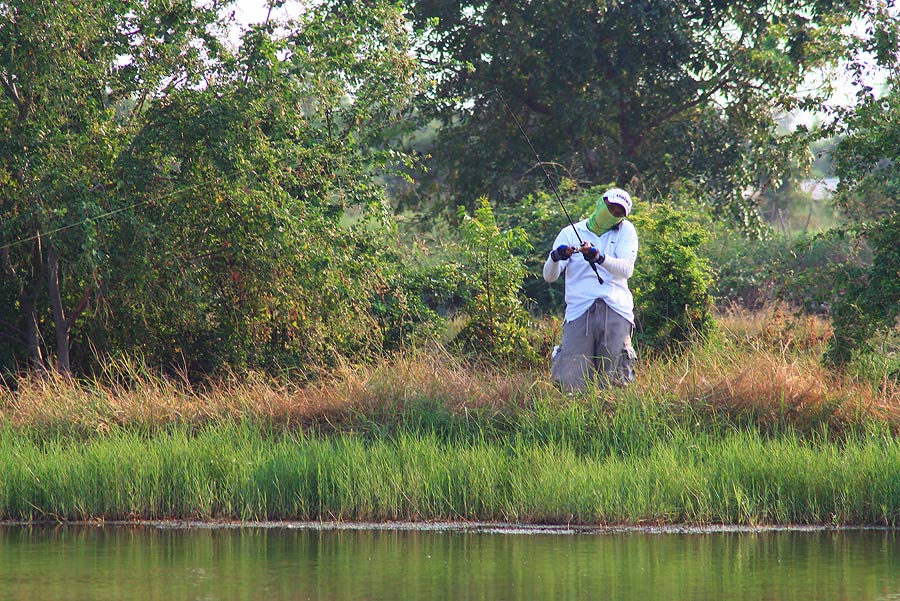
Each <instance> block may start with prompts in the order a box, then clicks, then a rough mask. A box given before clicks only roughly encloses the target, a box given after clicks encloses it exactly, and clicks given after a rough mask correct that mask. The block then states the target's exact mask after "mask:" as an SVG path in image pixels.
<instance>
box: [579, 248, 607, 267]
mask: <svg viewBox="0 0 900 601" xmlns="http://www.w3.org/2000/svg"><path fill="white" fill-rule="evenodd" d="M581 252H582V253H584V260H585V261H587V262H588V263H593V264H595V265H602V264H603V261H605V260H606V255H605V254H603V253H602V252H600V250H599V249H598V248H597V247H596V246H594V245H593V244H591V245H590V246H589V247H587V248H584V249H582V251H581Z"/></svg>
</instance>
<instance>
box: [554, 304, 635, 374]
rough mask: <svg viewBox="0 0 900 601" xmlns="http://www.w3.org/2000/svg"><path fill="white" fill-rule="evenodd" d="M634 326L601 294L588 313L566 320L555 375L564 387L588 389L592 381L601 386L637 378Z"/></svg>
mask: <svg viewBox="0 0 900 601" xmlns="http://www.w3.org/2000/svg"><path fill="white" fill-rule="evenodd" d="M633 330H634V326H633V325H631V323H630V322H629V321H628V320H627V319H625V318H624V317H622V316H621V315H619V314H618V313H616V312H615V311H613V310H612V309H610V308H609V307H608V306H607V304H606V303H605V302H604V301H603V299H599V298H598V299H597V300H596V301H595V302H594V304H593V305H591V308H590V309H588V310H587V312H585V313H584V315H582V316H581V317H579V318H578V319H576V320H575V321H568V322H566V323H564V324H563V335H562V344H561V345H560V346H559V349H558V350H557V352H556V355H555V356H554V357H553V364H552V366H551V368H550V377H551V379H552V380H553V381H554V382H558V383H559V384H560V386H561V387H562V388H563V389H564V390H584V389H585V387H586V386H587V384H588V382H592V381H596V383H597V385H598V386H609V385H616V386H624V385H626V384H629V383H631V382H634V362H635V360H636V359H637V355H636V354H635V352H634V347H633V346H632V345H631V333H632V331H633Z"/></svg>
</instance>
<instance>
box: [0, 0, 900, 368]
mask: <svg viewBox="0 0 900 601" xmlns="http://www.w3.org/2000/svg"><path fill="white" fill-rule="evenodd" d="M281 5H282V2H280V1H273V2H272V3H271V7H272V8H273V9H277V8H278V7H279V6H281ZM227 8H228V2H226V1H224V0H209V1H208V2H206V3H203V4H195V3H194V2H193V1H191V0H126V1H118V0H99V1H96V2H90V3H89V2H81V1H79V2H70V3H45V2H40V3H37V2H30V1H26V0H10V1H7V2H0V274H2V275H0V369H2V370H4V371H5V370H16V369H24V368H30V369H33V370H36V371H38V372H44V373H46V372H47V371H49V370H52V369H56V370H57V371H59V372H60V373H61V374H63V375H66V376H69V375H72V374H74V373H78V372H79V371H88V370H90V369H93V368H95V367H96V366H97V365H98V364H102V362H103V361H105V360H106V358H108V357H110V356H115V355H124V356H139V357H141V358H142V359H143V360H144V361H146V362H147V363H148V364H151V365H154V366H164V367H168V368H171V367H172V366H173V365H174V366H177V367H178V368H179V369H184V370H186V371H187V372H188V373H193V372H195V371H200V372H210V371H214V370H227V369H238V370H242V369H248V368H249V369H256V368H264V369H268V370H273V371H277V370H287V371H289V372H291V373H294V374H298V375H300V376H302V377H310V376H313V375H315V374H318V373H320V372H321V371H322V370H323V369H328V368H329V367H331V366H334V365H336V364H339V363H341V362H344V361H350V362H364V361H368V360H370V358H373V357H380V356H382V354H383V353H384V352H386V351H393V350H396V349H399V348H404V347H407V346H410V345H417V344H419V343H420V342H422V341H428V340H434V339H439V340H441V341H452V342H453V345H452V346H451V348H454V349H457V350H458V351H459V352H461V353H463V354H465V355H466V356H468V357H475V358H479V359H490V360H493V361H498V362H503V363H506V364H510V363H519V364H529V365H534V364H536V363H537V362H539V361H540V360H541V359H542V358H543V353H544V352H545V350H546V346H547V341H539V342H538V343H537V345H536V344H535V342H534V340H533V337H532V335H531V333H530V332H531V330H532V329H533V328H532V324H531V323H530V315H531V314H559V313H561V309H562V306H561V305H562V287H561V286H556V287H554V286H548V285H546V283H545V282H543V280H542V279H541V278H540V267H541V265H542V263H543V261H544V259H545V257H546V254H547V252H548V250H549V249H548V248H547V247H546V246H547V245H548V244H549V243H550V242H551V241H552V239H553V237H554V236H555V234H556V233H557V232H558V231H559V229H560V228H561V227H563V226H564V225H565V224H566V219H565V218H564V214H563V212H562V211H561V208H560V207H559V205H558V202H557V199H556V198H555V197H554V196H553V195H551V194H549V193H548V192H547V190H548V187H547V181H546V179H545V177H544V174H543V168H547V169H548V170H549V172H550V175H551V177H552V178H553V180H554V182H555V183H556V184H557V185H558V186H559V188H560V191H561V194H562V195H563V197H564V200H565V203H566V205H567V207H568V210H569V211H570V212H571V213H572V215H573V217H574V218H576V219H580V218H582V217H583V216H584V215H586V214H587V213H588V212H589V211H590V209H591V207H592V206H593V205H594V203H595V202H596V196H597V194H598V193H599V191H600V190H601V189H603V188H605V187H608V186H609V185H610V183H611V182H619V184H620V185H622V186H625V187H627V188H628V189H629V190H630V191H631V192H633V193H634V194H635V197H636V199H637V200H638V202H637V203H636V205H635V213H634V215H633V221H634V222H635V224H636V225H637V228H638V235H639V238H640V241H641V251H640V255H639V259H638V265H637V269H636V272H635V276H634V277H633V280H632V287H633V290H634V292H635V299H636V308H637V319H638V325H639V333H640V338H641V340H642V341H643V342H645V343H647V344H650V345H652V346H654V347H658V348H671V345H672V343H677V342H680V341H684V340H687V339H689V338H690V336H691V335H692V334H693V333H699V332H703V331H705V330H706V329H708V328H709V327H710V325H711V321H710V306H711V294H712V295H715V296H718V297H719V298H720V299H721V298H743V300H744V301H745V302H747V303H748V304H752V303H753V302H755V299H770V298H782V299H786V300H788V301H790V302H792V303H794V304H796V305H799V306H803V307H805V308H807V309H810V310H817V311H818V310H822V311H832V312H833V315H834V317H835V339H834V344H833V347H832V351H831V356H832V359H834V360H836V361H837V362H843V361H845V360H846V359H847V358H849V357H851V356H853V355H854V354H855V353H859V352H860V351H864V350H865V348H866V346H867V341H868V340H869V339H870V338H871V337H872V336H874V335H875V334H877V333H879V332H885V331H890V330H891V328H892V327H894V326H895V325H896V319H897V317H898V312H900V309H898V307H900V302H898V299H900V291H898V288H897V286H898V283H897V282H898V281H900V277H898V273H900V267H898V265H900V259H898V255H897V252H898V251H897V249H898V248H900V233H898V232H900V221H898V212H897V198H898V195H900V183H898V176H897V164H898V161H900V156H898V155H897V148H900V143H898V137H900V135H898V130H897V128H898V123H900V108H898V106H900V105H898V102H900V101H898V98H900V96H898V92H897V82H896V73H897V63H898V56H897V46H898V44H897V41H898V35H897V29H898V28H897V20H896V19H895V18H893V16H894V15H893V14H892V13H891V12H890V10H888V8H886V7H885V6H883V5H882V4H880V3H877V2H875V3H869V2H851V3H843V4H840V5H838V4H835V3H833V2H829V1H825V0H779V1H778V2H762V0H741V1H739V2H698V1H693V0H683V1H677V2H675V1H673V2H629V3H596V2H587V1H585V0H578V1H576V2H561V1H557V0H553V1H550V2H544V3H529V2H526V3H519V4H515V3H505V2H495V3H481V4H478V3H467V2H458V1H455V2H449V1H442V0H405V1H400V0H398V1H396V2H395V1H391V0H373V1H371V2H364V3H352V2H347V1H345V0H329V1H326V2H320V3H315V4H314V6H308V7H306V8H305V12H303V13H302V15H301V16H300V17H298V18H297V19H296V20H292V21H286V20H285V21H275V20H269V19H267V20H266V22H264V23H261V24H257V25H253V26H249V27H246V28H244V29H243V30H242V31H240V34H241V35H240V41H239V42H238V43H237V44H236V45H235V44H233V43H229V42H226V41H225V40H226V39H227V33H228V32H229V31H233V30H234V28H235V27H236V25H235V24H234V23H232V22H231V21H230V20H229V17H228V16H227V15H228V10H227ZM854 17H862V18H864V20H863V21H862V22H863V23H865V24H866V28H864V30H863V31H862V32H854V31H855V30H850V29H847V28H845V25H846V24H847V23H848V22H849V21H850V20H851V19H853V18H854ZM860 52H865V53H868V55H869V56H872V57H874V59H875V62H876V64H877V65H880V66H881V67H883V68H885V69H886V70H887V72H888V73H890V74H892V75H890V76H889V77H886V78H885V80H886V87H885V89H884V90H881V89H878V90H876V89H873V88H872V87H871V86H869V87H867V86H866V85H865V81H866V78H867V77H870V74H867V73H864V69H863V67H862V66H860V64H859V63H851V66H852V67H853V69H855V71H854V72H855V74H856V81H855V83H856V84H858V85H859V86H860V94H859V97H858V106H856V107H853V108H851V109H846V110H844V111H843V112H840V111H833V112H831V113H829V115H830V117H831V118H832V120H831V121H830V122H829V123H828V126H827V127H826V128H824V129H823V130H822V137H823V138H826V137H827V138H828V139H829V140H830V139H832V138H833V139H834V140H835V142H834V144H835V150H834V162H833V164H834V168H835V170H836V174H837V175H838V176H839V177H840V179H841V188H840V190H839V196H838V199H839V205H840V207H841V209H842V210H843V211H844V214H845V215H848V216H849V218H850V223H849V224H848V225H847V227H839V228H837V229H836V230H834V231H832V232H831V233H829V234H827V235H826V234H823V235H816V234H813V233H809V235H808V236H807V237H804V238H803V239H801V240H799V241H796V240H793V239H791V238H790V237H788V236H787V235H786V237H785V238H784V240H783V241H774V242H773V241H772V240H769V241H768V243H767V244H760V243H758V242H753V241H752V240H751V239H749V238H743V237H740V235H738V234H736V231H738V230H740V231H743V232H747V231H748V230H752V231H754V232H755V233H756V234H757V236H758V237H759V236H761V237H763V238H764V237H765V234H766V231H765V229H764V228H762V227H759V225H760V222H759V221H758V220H757V217H758V216H759V210H758V209H759V206H758V205H759V203H764V205H765V206H766V207H767V208H768V209H770V210H771V213H772V214H773V215H774V214H775V213H776V212H778V214H779V215H782V214H788V213H789V212H790V211H789V209H790V208H791V207H789V206H788V205H789V204H791V203H795V202H796V201H795V200H794V199H795V198H797V197H798V192H797V187H796V186H795V185H794V184H795V183H796V182H795V181H794V180H797V179H800V178H802V177H804V173H805V171H804V170H805V168H806V166H807V164H808V162H809V158H810V156H809V148H810V146H809V143H810V141H811V140H812V137H810V136H807V132H805V131H804V130H802V129H801V130H799V131H798V132H797V133H795V134H794V135H783V134H782V133H780V132H779V131H778V130H777V128H776V117H777V115H778V114H779V113H780V112H782V111H785V110H790V109H796V108H822V107H820V106H819V104H817V101H816V97H814V96H806V95H804V93H803V92H801V86H802V85H803V84H804V82H807V80H806V77H807V75H808V74H809V73H811V72H812V71H814V70H816V69H818V68H820V67H827V66H829V65H831V64H833V63H835V62H836V61H837V60H838V59H839V58H842V57H847V56H852V55H853V53H857V54H858V53H860ZM827 88H828V81H827V78H826V81H825V82H824V84H823V86H822V89H821V90H816V93H818V92H820V91H823V90H824V91H827ZM514 116H515V118H513V117H514ZM517 121H518V123H520V124H521V125H522V127H523V129H524V131H525V133H526V135H527V136H528V137H527V138H526V136H523V135H522V131H520V130H519V128H518V125H517ZM829 143H831V142H829ZM531 145H533V147H532V146H531ZM533 149H534V150H537V151H539V154H540V156H541V157H542V158H543V159H544V160H545V162H544V163H543V164H542V165H538V164H537V161H538V160H539V159H538V157H536V156H535V152H533ZM409 151H412V152H409ZM422 166H424V167H425V168H426V169H425V170H420V169H418V168H419V167H422ZM423 171H424V173H423ZM460 207H461V208H460ZM401 208H402V209H403V210H402V211H401V210H400V209H401ZM410 211H413V212H410ZM810 214H811V213H810ZM723 215H728V216H729V218H727V219H726V218H722V216H723ZM785 223H786V222H785ZM806 223H807V225H809V223H810V218H809V217H806ZM735 225H736V226H737V227H735ZM784 229H785V234H787V231H786V230H787V227H785V228H784ZM786 261H787V262H786ZM713 273H715V274H716V275H717V276H718V279H715V278H713V277H712V274H713ZM750 296H754V299H751V298H750Z"/></svg>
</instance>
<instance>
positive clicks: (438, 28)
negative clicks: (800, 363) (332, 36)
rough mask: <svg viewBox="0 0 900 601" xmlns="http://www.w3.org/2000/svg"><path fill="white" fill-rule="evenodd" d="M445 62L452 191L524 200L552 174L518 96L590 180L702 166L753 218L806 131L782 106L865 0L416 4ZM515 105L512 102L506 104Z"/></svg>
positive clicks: (643, 184) (705, 180)
mask: <svg viewBox="0 0 900 601" xmlns="http://www.w3.org/2000/svg"><path fill="white" fill-rule="evenodd" d="M410 10H411V14H412V18H413V22H414V23H415V27H416V30H417V31H418V32H419V34H420V36H421V40H422V41H421V44H420V45H421V49H420V52H421V56H422V57H423V60H424V61H425V62H426V63H428V64H430V66H431V67H432V71H433V73H434V75H435V77H436V78H437V81H438V83H437V88H436V90H434V92H433V93H432V95H431V96H430V98H429V100H430V101H431V104H430V107H431V108H430V112H429V113H428V115H429V116H431V117H433V118H434V119H437V120H439V122H440V123H441V125H442V130H441V131H440V133H439V135H438V138H437V140H436V141H435V143H434V146H433V147H432V148H430V149H429V150H430V151H431V152H432V154H433V155H434V161H433V172H434V174H435V176H436V177H438V178H440V179H441V180H442V182H443V183H445V184H446V186H445V187H443V188H442V190H446V189H449V190H452V192H444V193H443V194H436V195H435V196H438V197H439V198H438V201H441V200H443V201H447V200H448V199H447V197H451V196H452V198H451V199H450V200H453V201H455V200H457V199H462V200H466V199H474V198H477V197H478V196H479V195H481V194H489V195H490V196H491V197H492V198H494V199H496V200H497V201H498V202H511V201H512V199H515V198H519V197H521V196H523V195H524V194H525V193H528V192H532V191H533V190H534V189H535V188H537V187H539V186H542V185H544V184H543V182H540V179H541V177H542V174H541V172H540V170H539V169H536V166H535V164H534V160H533V156H532V155H531V153H530V151H529V149H528V147H527V145H526V143H525V141H524V140H523V138H522V136H521V135H520V134H519V132H518V131H517V129H516V126H515V124H514V123H513V120H512V119H511V118H510V115H509V113H508V111H512V112H513V113H514V114H515V115H516V116H517V117H518V119H519V121H520V122H522V123H523V125H524V127H525V129H526V131H527V133H528V135H529V136H530V137H531V139H532V141H533V143H534V145H535V146H536V147H537V148H538V149H540V151H541V152H540V154H541V157H542V158H543V159H544V160H545V161H547V163H548V164H549V165H551V166H552V168H553V169H554V170H555V172H556V173H557V175H559V176H560V177H567V178H570V179H573V180H574V181H576V182H578V183H579V184H581V185H592V184H598V183H602V182H609V181H614V182H618V183H619V184H620V185H627V186H629V187H630V188H632V189H634V190H635V191H636V192H638V193H641V192H643V191H647V192H648V193H649V192H654V193H655V191H656V190H660V191H663V192H665V190H667V189H670V188H673V187H677V186H678V184H679V182H681V181H685V180H692V181H693V182H694V183H695V184H698V185H700V186H701V189H702V190H703V192H704V195H705V197H706V199H707V201H709V202H711V203H712V204H713V205H714V206H716V207H717V208H718V209H719V210H720V211H731V212H732V213H733V214H734V215H735V216H736V217H738V218H740V219H743V220H745V221H747V222H748V223H749V221H751V220H752V219H753V216H754V211H753V207H752V198H751V200H750V202H749V203H748V202H747V201H746V200H745V198H744V195H743V190H745V189H746V188H747V187H748V186H752V187H753V188H755V189H757V190H763V189H765V188H766V187H767V186H769V185H771V184H772V183H777V182H778V180H779V177H780V173H781V171H782V170H784V169H786V168H787V167H789V166H790V164H791V162H792V160H794V158H795V156H796V154H797V153H798V152H805V143H803V144H801V143H798V141H797V140H794V139H791V138H781V137H779V135H778V134H777V130H776V126H775V119H774V118H775V116H776V113H777V112H779V111H783V110H790V109H794V108H798V107H801V106H808V105H810V104H812V103H813V102H814V100H813V99H809V98H804V97H803V95H802V94H801V93H800V91H799V89H800V86H801V84H804V83H805V82H806V80H807V76H808V75H809V74H810V73H812V72H813V71H814V70H816V69H819V68H820V67H824V66H827V65H829V64H830V63H832V62H833V60H834V59H835V57H836V56H838V54H839V53H838V50H839V49H840V48H841V47H842V44H844V43H845V42H846V39H845V34H844V33H843V30H842V28H843V27H845V26H846V25H847V24H848V23H849V22H850V20H851V19H852V18H853V17H854V15H857V14H859V13H861V12H863V11H865V10H866V3H865V2H861V1H854V2H849V3H835V2H832V1H831V0H779V1H776V2H772V1H769V0H740V1H737V2H734V1H727V2H725V1H718V0H713V1H710V0H679V1H662V2H661V1H659V0H641V1H635V2H596V1H593V0H576V1H574V2H571V1H562V0H552V1H545V2H461V1H450V0H418V1H415V2H413V3H412V5H411V9H410ZM507 109H508V110H507Z"/></svg>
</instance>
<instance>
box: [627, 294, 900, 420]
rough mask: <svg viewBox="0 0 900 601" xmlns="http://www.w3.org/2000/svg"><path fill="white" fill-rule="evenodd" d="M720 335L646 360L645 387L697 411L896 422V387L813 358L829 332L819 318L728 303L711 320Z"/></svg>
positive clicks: (899, 391)
mask: <svg viewBox="0 0 900 601" xmlns="http://www.w3.org/2000/svg"><path fill="white" fill-rule="evenodd" d="M718 323H719V326H720V328H721V340H719V341H717V342H716V343H712V344H710V345H707V347H706V348H705V349H702V350H697V351H695V352H689V353H686V354H685V355H683V356H681V357H678V358H674V359H670V360H661V361H659V362H657V363H656V364H654V365H651V366H648V368H649V369H648V373H647V374H645V378H644V381H645V384H642V385H645V386H647V393H648V394H653V393H654V392H655V393H659V394H662V395H663V396H668V397H669V398H672V397H674V398H675V399H677V400H678V401H679V402H683V403H687V404H690V405H691V406H692V407H693V408H695V409H696V410H698V411H699V412H701V413H713V414H718V415H725V416H728V417H730V418H750V419H752V420H753V421H755V422H757V423H759V424H761V425H765V424H768V423H790V424H793V425H796V426H799V427H801V428H806V427H811V426H813V425H815V424H822V423H825V424H828V425H829V426H830V427H832V428H836V429H842V428H843V427H845V426H846V425H848V424H851V423H859V422H863V421H867V420H877V421H881V422H887V423H888V424H890V425H891V426H892V427H894V428H898V427H900V387H898V386H897V384H896V382H891V381H889V380H887V379H885V380H884V381H882V382H881V383H880V384H875V383H872V382H867V381H864V380H861V379H859V378H856V377H851V376H848V375H846V374H841V373H838V372H834V371H832V370H829V369H827V368H826V367H824V366H823V365H822V363H821V361H820V358H821V356H822V352H823V351H824V350H825V347H826V345H827V343H828V340H829V338H830V337H831V332H832V331H831V325H830V323H829V322H828V321H827V320H826V319H824V318H821V317H815V316H797V315H794V314H792V313H791V312H790V311H787V310H785V309H784V308H781V307H769V308H767V309H766V310H763V311H756V312H753V313H748V312H742V311H738V310H732V311H729V312H726V313H723V314H722V315H720V316H719V320H718Z"/></svg>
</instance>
